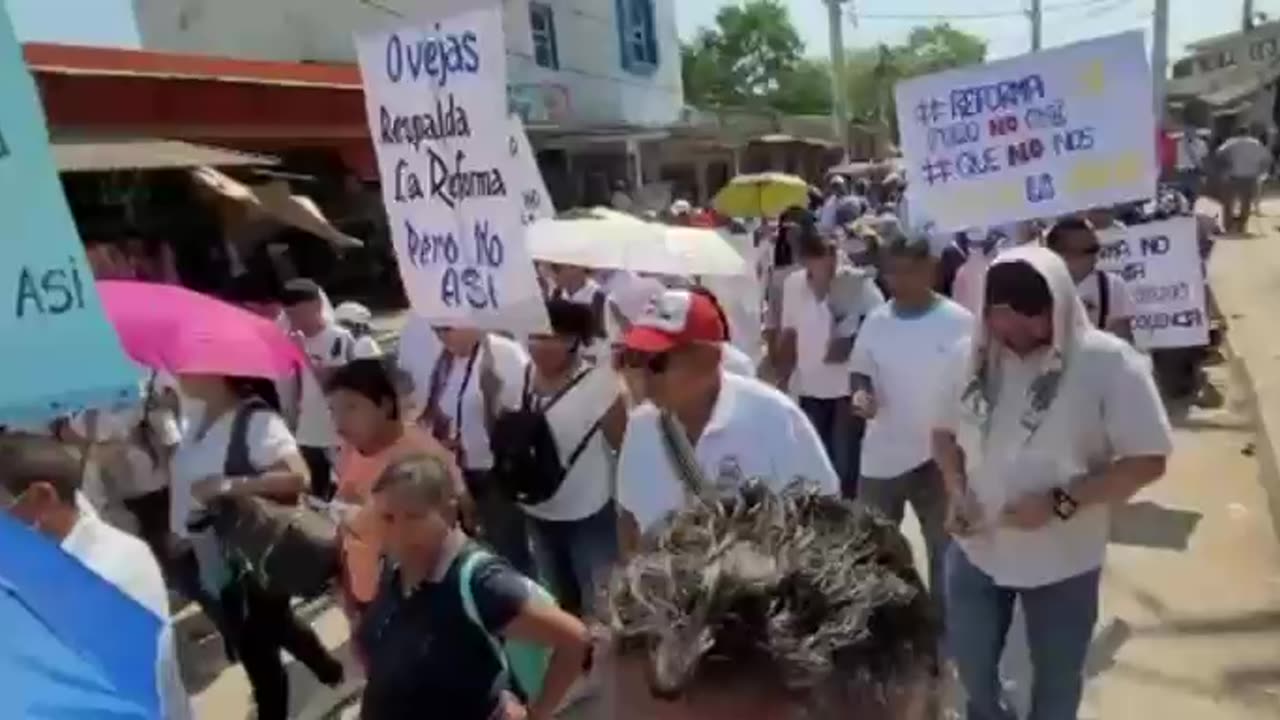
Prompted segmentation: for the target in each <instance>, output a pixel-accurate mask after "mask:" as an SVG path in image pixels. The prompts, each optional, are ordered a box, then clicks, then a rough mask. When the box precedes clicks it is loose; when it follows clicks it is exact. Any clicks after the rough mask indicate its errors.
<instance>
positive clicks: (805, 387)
mask: <svg viewBox="0 0 1280 720" xmlns="http://www.w3.org/2000/svg"><path fill="white" fill-rule="evenodd" d="M864 292H865V293H867V294H868V297H866V298H865V299H864V300H863V302H862V303H861V305H862V306H863V307H874V306H876V305H878V304H879V302H880V301H881V300H882V299H881V298H879V292H878V291H876V289H875V283H871V282H868V283H864ZM872 293H874V295H875V297H871V296H870V295H871V294H872ZM782 327H783V328H784V329H792V330H795V332H796V369H795V372H794V373H793V374H792V376H791V384H790V387H789V389H790V390H791V393H792V394H793V395H795V396H797V397H811V398H840V397H848V395H849V375H850V372H851V367H852V366H851V365H850V362H849V359H846V360H845V361H844V362H839V363H828V362H826V361H825V358H826V354H827V345H828V344H829V343H830V342H831V331H832V315H831V308H830V306H829V305H828V304H827V302H826V300H825V299H820V298H818V296H817V295H815V294H814V292H813V288H812V287H810V285H809V279H808V276H807V275H806V273H805V271H804V269H803V268H801V269H798V270H795V271H793V272H792V273H791V274H790V275H788V276H787V279H786V280H784V281H783V283H782Z"/></svg>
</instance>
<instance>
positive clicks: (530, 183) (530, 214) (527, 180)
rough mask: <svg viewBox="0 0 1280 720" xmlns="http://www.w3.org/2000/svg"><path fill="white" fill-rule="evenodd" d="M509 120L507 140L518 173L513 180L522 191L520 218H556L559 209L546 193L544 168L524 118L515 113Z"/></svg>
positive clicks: (513, 165)
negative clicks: (526, 130) (525, 128)
mask: <svg viewBox="0 0 1280 720" xmlns="http://www.w3.org/2000/svg"><path fill="white" fill-rule="evenodd" d="M508 122H509V124H510V128H509V130H508V132H509V133H510V137H509V139H508V140H507V153H508V154H509V155H510V156H511V162H512V170H513V173H514V175H515V179H514V181H513V182H514V184H515V185H516V187H517V190H518V191H519V193H520V221H521V222H522V223H524V224H525V225H528V224H529V223H532V222H534V221H536V220H549V219H551V218H554V217H555V216H556V209H555V206H554V205H552V203H551V194H550V193H549V192H547V184H546V182H545V181H544V180H543V178H542V171H541V170H540V169H538V160H537V158H535V157H534V155H533V147H532V146H531V145H530V144H529V136H528V134H526V133H525V131H524V121H523V120H521V119H520V116H519V115H512V116H510V118H509V119H508Z"/></svg>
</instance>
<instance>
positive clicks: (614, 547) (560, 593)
mask: <svg viewBox="0 0 1280 720" xmlns="http://www.w3.org/2000/svg"><path fill="white" fill-rule="evenodd" d="M529 535H530V536H532V538H533V557H534V560H535V561H537V564H538V572H539V573H540V575H541V577H542V579H543V580H544V581H545V582H546V583H547V585H548V587H549V588H550V589H551V591H552V592H553V593H554V594H555V596H556V599H557V600H558V601H560V606H561V607H563V608H564V609H565V610H566V611H567V612H570V613H572V614H574V615H578V616H580V617H587V616H589V615H591V613H592V612H593V611H594V610H595V608H596V604H595V602H594V601H595V599H596V595H597V593H598V592H599V591H600V588H601V587H602V586H603V585H604V584H605V582H606V581H607V580H608V573H609V570H610V568H611V567H612V566H613V563H614V561H616V560H617V559H618V514H617V511H616V510H614V504H613V502H612V501H610V502H609V503H607V504H606V505H605V506H604V507H603V508H601V509H600V511H599V512H597V513H596V514H594V515H590V516H588V517H585V518H583V519H581V520H567V521H554V520H541V519H539V518H535V517H533V516H530V517H529Z"/></svg>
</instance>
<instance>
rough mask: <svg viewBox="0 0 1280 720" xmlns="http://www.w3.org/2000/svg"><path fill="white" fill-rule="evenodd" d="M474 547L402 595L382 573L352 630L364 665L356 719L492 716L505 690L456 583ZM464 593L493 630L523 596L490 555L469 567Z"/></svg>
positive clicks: (520, 581)
mask: <svg viewBox="0 0 1280 720" xmlns="http://www.w3.org/2000/svg"><path fill="white" fill-rule="evenodd" d="M478 547H479V546H477V545H476V544H475V543H472V542H468V543H467V544H466V545H465V546H464V547H463V549H462V551H461V552H459V553H458V556H457V557H456V558H454V561H453V564H452V565H450V566H449V569H448V571H447V572H445V574H444V577H443V578H441V580H440V581H439V582H431V581H430V580H428V581H426V582H423V583H422V584H421V585H420V586H418V587H417V588H416V589H414V590H413V591H412V592H411V593H410V594H409V595H408V596H407V597H406V596H405V594H404V593H403V592H402V591H401V588H400V578H399V572H398V571H396V570H395V569H393V568H388V569H387V570H385V571H384V572H383V575H382V580H381V582H380V586H379V589H378V594H377V597H375V598H374V600H373V602H372V603H370V605H369V608H368V610H367V611H366V612H365V614H364V618H363V620H362V621H361V623H360V628H359V629H358V630H357V633H356V638H357V640H358V642H359V643H360V647H361V648H362V649H363V650H364V653H365V657H366V658H367V660H368V663H369V666H368V683H367V684H366V686H365V691H364V699H363V702H362V705H361V709H360V717H361V718H363V719H364V720H398V719H401V718H403V719H404V720H409V719H413V720H429V719H431V718H439V719H440V720H488V718H489V717H490V716H491V715H492V714H493V712H494V710H495V709H496V708H497V704H498V701H499V699H500V694H501V691H502V690H504V689H506V688H505V686H504V685H502V684H500V680H501V674H502V665H501V663H500V661H499V660H498V658H497V657H496V656H495V655H494V651H493V647H492V645H490V643H489V640H488V638H486V637H485V634H484V632H483V631H482V630H481V629H480V628H479V627H477V626H476V624H475V623H474V622H472V621H471V619H470V618H469V617H468V616H467V613H466V610H465V609H464V608H463V604H462V590H461V588H460V587H459V573H460V572H461V568H462V563H463V561H464V560H465V559H466V558H467V556H468V555H470V554H471V553H473V552H475V551H476V550H477V549H478ZM471 593H472V596H473V597H474V598H475V601H476V609H477V610H478V611H479V614H480V619H481V621H482V622H483V623H484V626H485V627H486V628H487V629H488V630H489V632H490V633H493V634H494V635H497V634H498V633H500V632H501V631H502V630H503V629H504V628H505V627H506V626H507V625H508V624H510V623H511V621H512V620H514V619H515V618H516V616H517V615H519V614H520V611H521V609H522V608H523V607H524V605H525V603H526V602H527V601H528V600H529V590H528V585H527V584H526V581H525V579H524V577H523V576H522V575H520V574H519V573H518V572H516V571H515V570H514V569H512V568H511V567H510V566H508V565H507V564H506V562H504V561H502V560H500V559H498V558H496V557H495V558H492V559H487V560H483V561H481V563H480V565H478V566H477V567H476V568H475V570H474V573H473V575H472V577H471Z"/></svg>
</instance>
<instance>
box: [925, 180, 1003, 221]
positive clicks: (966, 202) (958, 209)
mask: <svg viewBox="0 0 1280 720" xmlns="http://www.w3.org/2000/svg"><path fill="white" fill-rule="evenodd" d="M1020 187H1021V186H1020V185H1019V184H1018V183H1017V182H1002V183H999V184H994V183H992V184H980V185H979V186H977V187H956V188H950V189H948V190H947V191H946V192H945V193H944V194H942V195H941V196H940V200H941V205H943V207H944V208H945V212H946V214H947V215H950V216H960V217H964V216H966V215H972V214H973V213H975V212H978V211H981V210H995V211H1000V210H1010V211H1013V210H1016V209H1017V208H1018V207H1019V206H1020V205H1021V204H1022V193H1021V191H1020Z"/></svg>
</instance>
